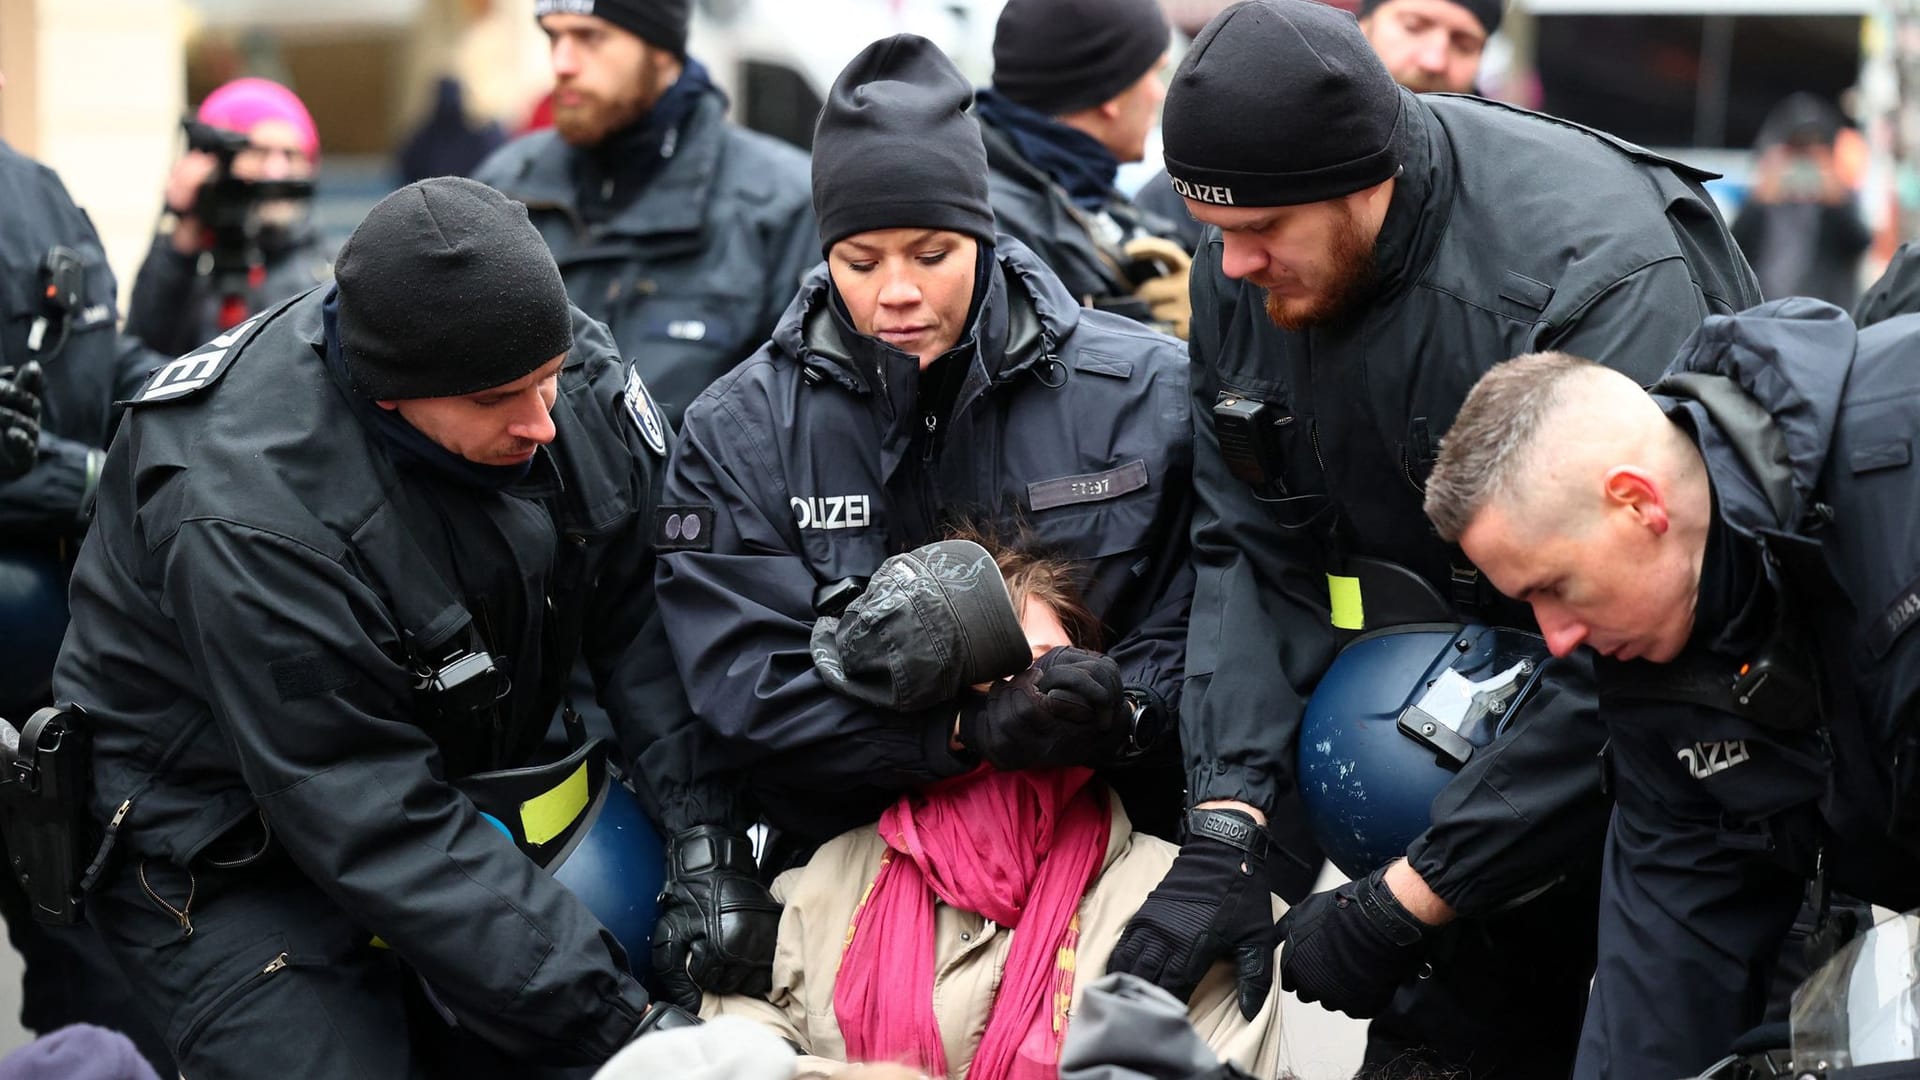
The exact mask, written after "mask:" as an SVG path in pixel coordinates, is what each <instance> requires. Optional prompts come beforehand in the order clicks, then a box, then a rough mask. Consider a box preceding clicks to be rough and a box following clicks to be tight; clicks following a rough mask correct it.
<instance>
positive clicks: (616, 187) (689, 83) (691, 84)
mask: <svg viewBox="0 0 1920 1080" xmlns="http://www.w3.org/2000/svg"><path fill="white" fill-rule="evenodd" d="M708 94H720V90H719V88H718V87H716V86H714V85H713V80H712V79H711V78H709V77H708V75H707V69H706V68H705V67H703V66H701V64H700V61H698V60H695V59H693V58H692V57H688V58H687V61H686V67H685V69H684V70H682V71H681V73H680V78H678V79H677V80H675V81H674V84H673V85H672V86H669V87H667V91H666V93H664V94H661V95H660V100H659V101H656V102H654V103H653V108H652V109H650V110H649V111H648V112H647V114H646V115H645V116H643V117H641V118H640V119H638V120H636V121H634V122H633V123H632V124H629V125H627V126H626V127H624V128H621V129H620V130H619V131H616V132H614V133H613V134H611V135H609V136H607V137H606V139H605V140H603V141H602V142H601V143H600V144H599V145H598V146H593V147H589V148H587V149H585V150H583V151H582V152H581V153H579V154H576V155H574V180H575V186H576V188H577V190H578V192H579V201H580V213H581V216H583V217H585V218H586V219H587V220H588V221H590V222H601V221H606V220H608V219H609V218H612V217H613V216H614V215H615V214H617V213H619V212H620V211H621V210H623V209H625V208H626V206H627V205H628V204H629V203H631V202H633V200H634V199H635V198H636V197H637V196H638V195H639V194H640V192H641V191H642V190H644V189H645V188H646V186H647V182H648V181H649V180H652V179H653V177H654V175H655V174H656V173H658V172H659V171H660V170H661V168H662V167H664V166H665V165H666V163H667V161H668V159H670V158H672V157H673V155H674V153H675V151H677V150H678V149H679V145H680V128H681V125H683V124H685V123H686V121H687V118H688V117H690V116H692V115H693V110H694V109H695V108H697V107H698V106H699V104H700V99H701V98H703V97H705V96H706V95H708ZM722 96H723V97H724V95H722ZM608 181H612V184H611V186H609V184H608Z"/></svg>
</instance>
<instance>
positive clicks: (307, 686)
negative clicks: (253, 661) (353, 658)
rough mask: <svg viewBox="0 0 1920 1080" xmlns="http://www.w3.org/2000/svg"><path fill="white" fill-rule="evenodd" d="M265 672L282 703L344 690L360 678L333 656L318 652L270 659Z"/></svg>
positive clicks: (355, 672)
mask: <svg viewBox="0 0 1920 1080" xmlns="http://www.w3.org/2000/svg"><path fill="white" fill-rule="evenodd" d="M267 671H268V673H269V674H271V675H272V676H273V689H274V692H275V693H277V694H279V695H280V703H281V704H282V705H285V704H288V703H289V702H294V701H298V700H300V699H301V698H310V697H314V696H316V695H319V694H324V693H327V692H329V691H333V690H344V689H346V688H347V687H349V686H352V685H353V684H354V683H356V682H359V681H360V673H359V672H357V671H355V670H354V669H353V668H351V667H349V666H347V665H346V664H345V663H342V662H341V661H339V660H336V659H334V658H333V657H330V656H322V655H321V654H319V653H308V654H306V655H305V656H288V657H283V658H281V659H279V660H273V661H270V662H269V663H268V664H267Z"/></svg>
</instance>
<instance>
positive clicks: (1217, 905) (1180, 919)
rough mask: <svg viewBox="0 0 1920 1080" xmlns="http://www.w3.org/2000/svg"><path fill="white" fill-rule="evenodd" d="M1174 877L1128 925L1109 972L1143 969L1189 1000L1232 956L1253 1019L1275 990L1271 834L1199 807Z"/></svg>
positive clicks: (1234, 815) (1244, 1011) (1246, 1012)
mask: <svg viewBox="0 0 1920 1080" xmlns="http://www.w3.org/2000/svg"><path fill="white" fill-rule="evenodd" d="M1187 821H1188V829H1189V832H1190V833H1191V834H1192V835H1190V836H1189V838H1188V840H1187V842H1186V843H1185V844H1184V845H1182V846H1181V848H1180V854H1179V856H1178V857H1177V858H1175V859H1174V860H1173V866H1172V867H1171V868H1170V869H1168V871H1167V876H1166V877H1164V878H1162V879H1161V880H1160V884H1159V885H1157V886H1155V887H1154V890H1153V892H1152V893H1150V894H1148V896H1147V900H1146V902H1145V903H1143V904H1141V905H1140V910H1139V911H1137V912H1135V913H1134V916H1133V918H1132V919H1131V920H1129V921H1128V923H1127V926H1126V929H1125V930H1123V931H1121V934H1120V942H1119V944H1117V945H1115V946H1114V947H1113V953H1112V955H1111V956H1109V957H1108V959H1107V971H1108V972H1115V971H1121V972H1126V973H1127V974H1130V975H1137V976H1139V977H1140V978H1142V979H1145V980H1147V981H1148V982H1151V983H1154V984H1156V985H1158V986H1159V987H1160V988H1162V989H1164V990H1166V991H1167V992H1168V993H1170V994H1172V995H1173V996H1174V997H1176V998H1179V999H1180V1000H1181V1001H1182V1002H1189V1001H1191V1000H1192V998H1193V991H1194V989H1195V988H1196V987H1198V986H1199V985H1200V980H1201V979H1203V978H1205V977H1206V974H1207V970H1208V969H1209V968H1211V967H1212V966H1213V964H1214V961H1216V960H1219V959H1222V958H1224V957H1230V958H1231V959H1232V961H1233V967H1234V977H1235V979H1236V980H1237V982H1238V983H1239V1000H1240V1015H1242V1016H1244V1017H1246V1018H1247V1019H1248V1020H1251V1019H1253V1018H1254V1015H1255V1014H1257V1013H1258V1012H1259V1011H1260V1007H1261V1006H1262V1005H1264V1004H1266V1000H1267V995H1268V994H1269V993H1270V992H1271V991H1272V990H1273V935H1274V926H1273V894H1272V893H1270V892H1268V891H1267V871H1266V846H1267V840H1266V834H1265V831H1264V830H1262V829H1261V828H1260V826H1258V825H1256V824H1255V823H1254V820H1253V818H1251V817H1249V816H1248V815H1246V814H1243V813H1240V812H1239V811H1236V810H1194V811H1191V812H1190V813H1189V815H1188V819H1187Z"/></svg>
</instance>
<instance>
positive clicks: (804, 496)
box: [654, 35, 1192, 845]
mask: <svg viewBox="0 0 1920 1080" xmlns="http://www.w3.org/2000/svg"><path fill="white" fill-rule="evenodd" d="M972 98H973V93H972V90H971V89H970V88H969V86H968V85H967V83H966V81H965V79H964V78H962V76H961V75H960V74H959V72H958V71H957V70H955V68H954V66H953V64H952V62H951V61H950V60H948V59H947V57H946V56H945V55H943V54H942V53H941V52H940V51H939V50H938V49H937V48H935V47H934V46H933V45H932V44H931V43H929V42H928V41H926V40H925V39H924V38H919V37H915V36H913V35H900V36H897V37H892V38H888V39H885V40H882V41H879V42H875V43H874V44H872V45H870V46H868V47H867V49H866V50H865V51H863V52H862V53H861V54H860V55H859V56H858V57H856V58H855V59H854V61H853V62H852V63H851V64H849V65H848V67H847V68H846V70H844V71H843V72H841V74H840V77H839V79H838V81H837V82H835V84H834V87H833V90H832V93H831V94H830V96H829V98H828V101H827V104H826V107H825V109H824V110H823V111H822V112H821V115H820V120H819V124H818V127H817V128H816V131H815V142H814V159H813V160H814V168H813V185H814V186H813V192H814V206H815V209H816V210H817V211H818V213H819V218H820V222H821V232H820V238H821V240H822V241H823V243H822V250H823V251H825V252H826V253H827V264H826V265H825V266H823V267H820V268H817V269H816V270H815V271H814V273H813V274H812V275H810V276H809V277H808V279H807V282H806V284H805V285H804V286H803V287H802V289H801V291H800V294H799V296H798V297H797V298H796V299H795V300H794V302H793V304H792V305H791V306H789V308H788V311H787V315H786V317H785V318H784V319H783V320H782V322H781V324H780V327H779V328H778V329H777V330H775V331H774V335H773V338H772V340H771V341H769V342H768V343H767V344H766V345H765V346H764V347H763V348H761V350H760V351H759V352H758V353H756V354H755V355H754V356H753V357H752V358H751V359H749V360H748V361H747V362H745V363H744V364H742V365H740V366H739V367H737V368H735V369H734V370H733V371H732V372H730V373H729V374H728V375H727V376H726V377H725V378H723V379H721V380H720V381H719V382H717V383H715V384H714V385H713V386H712V387H710V388H709V389H708V390H707V392H706V393H704V394H702V395H701V396H700V398H699V399H698V400H697V401H695V403H694V404H693V406H692V408H690V409H689V410H688V411H687V419H686V425H685V430H684V433H683V438H682V441H681V443H680V444H679V446H678V448H677V449H676V452H675V455H674V460H673V464H672V467H671V468H670V470H669V472H668V479H667V495H666V498H665V502H666V503H667V504H668V505H666V506H664V507H663V508H662V509H663V513H666V514H667V516H666V517H665V518H664V519H663V522H662V527H661V530H660V531H658V532H657V533H656V534H655V536H654V542H655V544H656V546H657V547H658V549H659V550H660V551H662V552H663V553H664V554H663V556H662V560H661V569H660V603H661V610H662V612H663V613H664V615H665V618H666V620H667V621H668V623H669V624H671V625H672V626H673V628H674V630H673V637H672V644H673V652H674V659H675V661H676V662H677V664H678V667H679V670H680V672H681V677H682V681H683V682H684V683H685V684H686V685H687V687H688V692H689V696H690V697H691V698H692V701H693V707H694V710H695V711H696V712H697V713H698V714H699V716H700V718H701V719H702V720H703V721H705V722H706V723H707V724H708V725H710V726H711V727H712V728H713V729H715V730H716V731H717V732H719V734H720V735H721V736H722V737H723V739H724V740H725V742H726V744H727V746H728V748H729V750H730V752H731V754H732V755H733V757H734V759H735V760H738V761H740V762H742V763H743V764H745V765H747V766H748V767H749V768H750V770H751V775H752V788H753V791H754V793H755V796H756V798H757V799H758V800H759V802H760V803H761V805H762V806H763V807H764V808H765V810H766V813H767V816H768V818H769V820H770V821H771V822H772V823H773V824H774V825H775V826H777V827H779V828H780V829H782V830H783V831H785V832H787V833H788V834H791V835H795V836H797V837H799V838H800V839H801V840H802V842H803V845H804V844H818V843H819V842H821V841H823V840H826V839H828V838H830V837H832V836H834V835H836V834H838V833H839V832H842V831H844V830H846V829H848V828H852V827H854V826H857V825H862V824H870V823H871V822H872V821H873V820H874V819H875V818H876V817H877V816H878V815H879V813H880V811H881V810H882V809H884V808H885V807H886V805H887V804H888V803H889V802H890V801H891V800H892V799H893V798H896V797H897V796H898V795H899V793H900V792H902V791H904V790H910V789H912V788H915V787H918V786H920V785H923V784H926V783H929V782H931V781H933V780H937V779H939V778H942V777H947V776H953V775H957V774H959V773H962V772H965V771H967V770H969V769H971V768H973V767H975V766H976V765H977V764H979V762H980V761H981V760H982V759H984V760H986V761H989V762H992V763H994V764H998V765H1002V766H1005V767H1035V766H1041V765H1050V764H1054V765H1057V764H1070V763H1088V764H1099V765H1111V764H1116V763H1118V762H1121V761H1135V762H1138V763H1137V764H1135V765H1134V767H1132V768H1127V769H1121V770H1118V771H1117V772H1116V773H1115V774H1114V776H1113V778H1114V779H1116V780H1117V781H1118V787H1119V788H1120V790H1121V791H1122V795H1123V798H1127V799H1128V800H1129V802H1128V812H1129V814H1131V815H1132V816H1133V817H1134V819H1135V821H1136V822H1139V821H1142V820H1146V821H1148V822H1150V823H1151V824H1150V826H1142V827H1143V828H1146V827H1151V828H1157V829H1160V830H1163V831H1165V830H1168V829H1169V828H1170V827H1171V824H1172V819H1173V817H1174V815H1175V814H1176V813H1177V811H1178V806H1177V803H1178V799H1177V797H1176V796H1175V793H1176V792H1177V791H1178V790H1179V780H1178V778H1177V776H1174V775H1172V772H1171V761H1170V760H1167V761H1166V763H1165V764H1161V765H1159V767H1153V766H1154V764H1155V762H1156V758H1155V751H1158V752H1159V754H1160V756H1161V758H1163V759H1170V757H1171V753H1170V750H1168V749H1167V748H1166V747H1165V745H1164V744H1165V741H1166V737H1167V735H1168V734H1170V733H1169V732H1167V730H1166V729H1167V727H1168V726H1169V721H1170V719H1171V718H1172V716H1173V715H1174V712H1173V710H1174V709H1175V708H1177V705H1178V700H1179V687H1180V661H1181V656H1182V652H1183V646H1182V643H1181V642H1182V638H1183V636H1184V633H1185V623H1186V615H1187V605H1188V600H1189V596H1190V590H1191V583H1192V579H1191V576H1190V570H1189V568H1188V565H1187V540H1186V536H1185V531H1186V518H1187V513H1188V501H1187V500H1188V495H1187V485H1186V482H1185V479H1186V474H1187V470H1188V463H1189V456H1188V446H1189V438H1190V436H1189V432H1188V425H1187V417H1186V405H1185V400H1186V398H1185V394H1186V374H1185V371H1186V363H1185V350H1184V349H1183V348H1182V346H1181V345H1180V343H1179V342H1178V341H1176V340H1174V339H1172V338H1168V337H1166V336H1164V335H1161V334H1157V333H1154V332H1152V331H1150V330H1148V329H1146V328H1145V327H1142V326H1140V325H1139V324H1137V323H1134V322H1132V321H1130V320H1127V319H1123V318H1120V317H1117V316H1113V315H1109V314H1106V313H1103V312H1098V311H1089V310H1087V309H1085V308H1082V307H1081V306H1080V305H1079V304H1078V303H1077V302H1076V301H1075V299H1074V298H1073V297H1072V296H1071V295H1069V294H1068V293H1067V291H1066V289H1065V287H1063V286H1062V285H1061V284H1060V279H1059V278H1057V277H1056V276H1054V274H1053V273H1052V272H1051V271H1050V270H1048V269H1047V268H1046V267H1045V266H1044V265H1042V264H1041V262H1040V261H1039V260H1038V259H1036V258H1034V256H1033V254H1032V253H1031V252H1030V251H1028V250H1027V249H1026V248H1025V247H1024V246H1022V245H1021V244H1020V243H1019V242H1018V241H1016V240H1013V239H1011V238H1009V237H1006V236H996V235H995V232H994V217H993V211H992V209H991V208H990V206H989V204H988V197H987V190H988V188H987V161H986V151H985V148H984V147H982V145H981V142H980V134H979V127H978V125H977V124H976V123H975V122H974V120H973V118H972V117H971V116H969V115H968V114H967V107H968V105H969V104H970V103H971V101H972ZM962 518H966V519H971V520H972V523H973V524H975V525H977V526H981V527H983V528H985V529H986V531H989V532H991V533H993V534H995V535H997V536H998V537H1000V538H1003V539H1006V540H1010V541H1024V542H1025V543H1027V544H1028V545H1038V546H1043V547H1045V548H1046V549H1048V550H1051V551H1054V552H1057V553H1059V554H1061V555H1062V556H1063V557H1066V558H1070V559H1073V560H1075V561H1076V563H1077V564H1078V565H1080V566H1081V567H1083V572H1084V574H1085V577H1084V579H1083V584H1084V595H1085V597H1086V601H1087V605H1088V607H1089V608H1090V609H1091V610H1092V611H1093V612H1094V613H1095V614H1096V615H1097V616H1098V617H1099V618H1100V619H1101V621H1102V622H1103V623H1104V626H1105V629H1106V631H1107V633H1108V634H1109V635H1110V637H1109V641H1108V642H1107V643H1106V644H1107V647H1106V650H1105V653H1106V655H1105V656H1101V657H1091V656H1086V655H1084V654H1079V655H1076V654H1075V650H1056V652H1055V653H1050V654H1048V657H1045V658H1042V660H1041V661H1040V662H1039V667H1040V668H1041V671H1040V673H1039V675H1038V676H1037V679H1030V680H1027V681H1019V680H1016V681H1015V682H1007V683H997V684H995V686H994V688H993V689H992V690H991V691H990V692H988V693H985V694H972V693H968V694H963V695H962V696H961V698H960V699H959V700H953V699H949V700H946V701H940V702H936V703H934V704H933V705H931V706H928V707H924V708H918V709H914V710H911V711H898V710H892V709H887V708H880V707H875V706H873V705H869V704H866V703H864V702H862V701H860V700H857V699H855V698H854V697H851V696H847V695H844V694H842V693H839V692H837V691H836V690H835V689H834V688H833V687H832V686H830V685H829V684H828V683H827V681H825V680H824V679H823V678H822V677H821V675H820V674H819V673H818V672H817V671H816V670H815V665H814V661H813V656H812V655H811V650H810V644H809V642H810V635H811V634H812V632H813V629H814V624H815V621H816V620H817V619H819V618H820V617H822V616H827V615H838V614H839V613H840V611H841V610H842V609H843V608H844V607H845V605H846V604H847V603H848V602H850V601H851V600H852V599H853V598H854V597H856V596H859V595H860V594H861V592H862V590H864V588H865V585H866V580H867V579H868V578H869V577H871V576H872V575H873V574H874V572H875V569H876V568H877V567H879V566H880V564H881V563H882V562H883V561H884V560H886V558H887V557H888V556H890V555H894V554H897V553H900V552H905V551H909V550H912V549H915V548H918V547H920V546H922V545H924V544H927V543H929V542H931V541H935V540H939V539H941V538H942V537H943V535H945V533H946V532H947V531H948V529H949V527H950V526H951V525H952V524H954V523H955V522H957V521H958V520H959V519H962ZM1023 533H1024V536H1023V535H1022V534H1023ZM952 651H953V653H954V655H955V657H956V658H955V662H956V663H958V662H959V652H960V651H961V650H958V649H956V650H952ZM1036 744H1045V745H1044V746H1043V747H1040V748H1038V749H1036ZM1142 758H1144V759H1145V760H1144V761H1140V759H1142Z"/></svg>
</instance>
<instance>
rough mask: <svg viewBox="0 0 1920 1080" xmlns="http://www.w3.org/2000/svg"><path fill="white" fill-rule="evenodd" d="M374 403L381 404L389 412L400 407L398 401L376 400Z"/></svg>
mask: <svg viewBox="0 0 1920 1080" xmlns="http://www.w3.org/2000/svg"><path fill="white" fill-rule="evenodd" d="M374 404H375V405H378V406H380V407H381V408H383V409H385V410H387V411H388V412H392V411H394V410H395V409H398V408H399V407H400V403H399V402H397V401H375V402H374Z"/></svg>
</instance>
